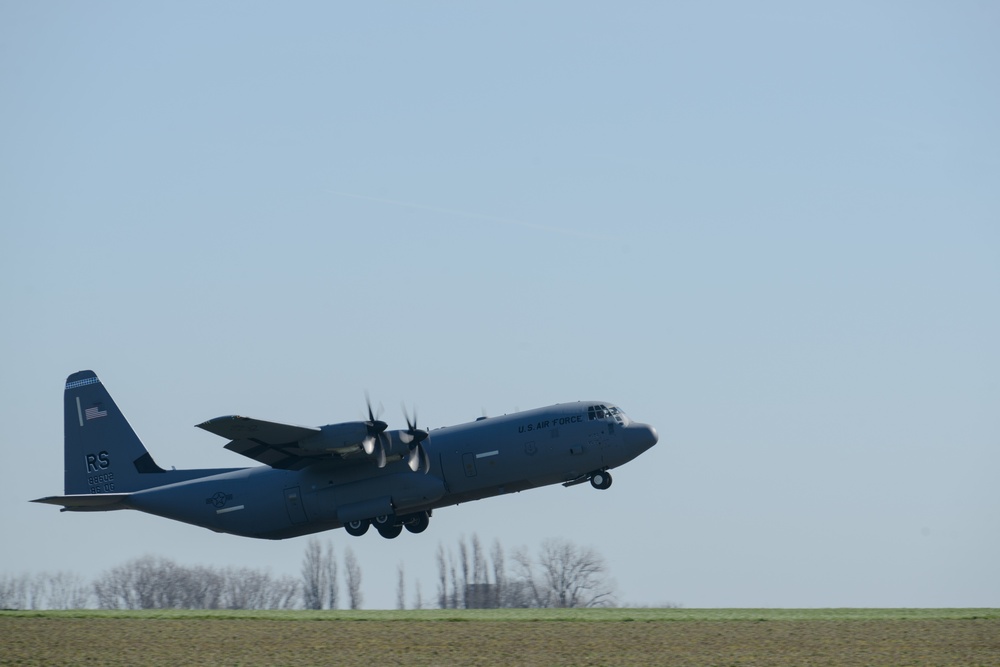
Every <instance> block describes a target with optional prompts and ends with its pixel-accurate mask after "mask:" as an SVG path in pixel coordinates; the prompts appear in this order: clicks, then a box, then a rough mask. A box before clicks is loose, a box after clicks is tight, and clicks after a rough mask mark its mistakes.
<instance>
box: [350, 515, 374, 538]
mask: <svg viewBox="0 0 1000 667" xmlns="http://www.w3.org/2000/svg"><path fill="white" fill-rule="evenodd" d="M371 525H372V522H371V521H368V520H367V519H362V520H360V521H348V522H347V523H345V524H344V530H346V531H347V534H348V535H353V536H354V537H361V536H362V535H364V534H365V533H367V532H368V528H369V527H370V526H371Z"/></svg>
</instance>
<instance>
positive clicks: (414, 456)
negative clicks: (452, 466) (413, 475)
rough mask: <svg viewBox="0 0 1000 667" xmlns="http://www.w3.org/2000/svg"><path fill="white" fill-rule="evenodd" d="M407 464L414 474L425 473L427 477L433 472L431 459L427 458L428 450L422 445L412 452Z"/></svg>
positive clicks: (418, 445) (418, 444)
mask: <svg viewBox="0 0 1000 667" xmlns="http://www.w3.org/2000/svg"><path fill="white" fill-rule="evenodd" d="M406 462H407V464H408V465H409V466H410V470H412V471H413V472H423V473H424V474H425V475H426V474H427V473H429V472H430V470H431V459H430V457H429V456H427V450H425V449H424V446H423V445H421V444H420V443H417V445H416V446H415V447H414V448H413V449H411V450H410V455H409V457H408V458H407V461H406Z"/></svg>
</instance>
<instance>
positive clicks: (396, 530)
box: [377, 523, 403, 540]
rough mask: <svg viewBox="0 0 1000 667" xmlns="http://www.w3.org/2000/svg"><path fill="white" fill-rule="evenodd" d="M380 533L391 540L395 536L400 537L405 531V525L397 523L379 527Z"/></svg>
mask: <svg viewBox="0 0 1000 667" xmlns="http://www.w3.org/2000/svg"><path fill="white" fill-rule="evenodd" d="M377 530H378V534H379V535H381V536H382V537H384V538H385V539H387V540H391V539H393V538H394V537H399V534H400V533H401V532H403V527H402V526H400V525H399V524H398V523H397V524H395V525H390V526H385V527H384V528H378V529H377Z"/></svg>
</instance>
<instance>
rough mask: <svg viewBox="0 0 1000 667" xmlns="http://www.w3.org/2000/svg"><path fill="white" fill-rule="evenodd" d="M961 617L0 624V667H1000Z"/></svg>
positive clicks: (147, 616) (303, 616)
mask: <svg viewBox="0 0 1000 667" xmlns="http://www.w3.org/2000/svg"><path fill="white" fill-rule="evenodd" d="M657 611H662V613H656V612H657ZM969 611H970V613H968V614H965V615H964V616H963V615H962V614H960V613H959V614H951V615H949V614H947V613H941V614H937V615H936V616H935V614H934V613H933V610H930V611H928V612H927V613H925V614H909V615H908V614H906V613H905V610H900V613H898V614H896V615H893V614H892V610H886V611H884V612H882V613H881V615H880V614H866V613H858V614H856V615H854V616H852V615H850V614H849V613H846V614H844V615H841V616H838V615H837V614H831V613H825V614H824V613H823V612H822V610H819V611H817V612H814V613H810V612H799V613H797V614H794V613H784V614H783V613H782V612H780V611H775V612H773V613H769V612H757V613H742V614H741V613H740V612H735V613H734V614H732V615H731V616H733V617H732V618H727V617H726V616H725V614H723V613H722V612H721V610H710V611H706V612H705V613H704V614H702V615H701V616H699V612H698V611H697V610H634V613H630V610H614V613H611V614H605V615H602V614H600V613H595V614H593V615H587V614H586V613H576V614H564V615H560V614H551V613H546V612H544V611H540V612H535V613H534V616H533V613H532V612H520V613H515V614H503V613H502V612H499V613H497V614H494V615H491V614H490V613H489V612H477V613H463V612H450V613H447V614H445V613H442V612H438V613H433V612H374V613H365V612H359V613H354V614H351V613H346V612H336V613H330V614H327V615H324V614H322V613H319V612H303V613H296V612H287V613H285V614H281V613H277V612H262V613H261V614H256V615H255V614H252V613H251V614H245V615H242V616H240V617H235V618H234V617H233V614H232V613H228V614H227V613H225V612H218V613H209V612H167V613H161V614H155V613H140V614H131V615H130V614H127V613H125V612H122V613H118V614H101V613H86V612H76V613H72V612H70V613H67V612H62V613H46V612H39V613H38V614H37V615H35V616H32V615H30V614H29V613H28V612H2V613H0V664H2V665H128V666H133V665H150V666H160V665H163V666H167V665H169V666H171V667H174V666H178V665H212V666H213V667H218V666H221V665H327V664H330V665H332V664H335V665H346V666H353V665H358V666H361V667H382V666H385V665H409V666H413V665H529V666H533V665H539V666H542V665H544V666H549V665H690V666H698V665H727V666H728V665H797V666H803V665H838V666H851V665H887V666H893V665H900V666H902V665H935V666H940V665H997V666H1000V613H997V612H996V611H995V610H978V611H979V612H985V613H971V612H972V610H969ZM493 616H495V617H496V618H494V617H493ZM812 617H814V618H812Z"/></svg>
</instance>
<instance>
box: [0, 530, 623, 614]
mask: <svg viewBox="0 0 1000 667" xmlns="http://www.w3.org/2000/svg"><path fill="white" fill-rule="evenodd" d="M337 556H338V554H337V553H336V552H335V550H334V546H333V543H332V542H330V541H327V542H326V543H323V542H321V541H320V540H319V539H316V538H313V539H310V540H309V541H308V542H307V544H306V549H305V552H304V554H303V558H302V566H301V571H300V576H299V577H294V576H290V575H274V574H271V573H270V572H269V571H268V570H266V569H258V568H251V567H235V566H225V567H213V566H203V565H195V566H186V565H181V564H178V563H176V562H175V561H173V560H171V559H169V558H164V557H160V556H142V557H139V558H134V559H132V560H129V561H127V562H125V563H123V564H121V565H117V566H115V567H112V568H110V569H108V570H106V571H105V572H103V573H101V574H100V575H98V576H97V577H96V578H95V579H93V580H92V581H89V582H88V581H86V580H85V579H84V578H83V577H81V576H79V575H77V574H75V573H72V572H64V571H60V572H56V573H40V574H36V575H28V574H21V575H5V574H0V609H81V608H94V607H96V608H98V609H339V608H347V609H360V608H361V607H362V603H363V599H364V598H363V595H362V590H361V585H362V572H361V566H360V563H359V562H358V559H357V558H356V557H355V555H354V552H353V551H352V550H351V548H350V547H346V548H345V549H344V550H343V555H342V558H340V559H338V557H337ZM436 566H437V595H436V599H435V600H434V602H433V603H432V604H433V605H434V606H437V607H438V608H441V609H470V608H484V607H593V606H610V605H613V604H614V597H613V593H614V586H613V582H612V581H611V579H610V573H609V570H608V567H607V564H606V563H605V561H604V559H603V557H601V555H600V554H599V553H597V552H596V551H595V550H593V549H591V548H588V547H581V546H578V545H576V544H574V543H572V542H570V541H568V540H555V539H548V540H545V541H543V542H542V544H541V546H540V547H539V548H538V549H537V551H536V552H535V553H534V554H532V553H530V552H529V551H528V550H527V549H525V548H521V549H518V550H516V551H514V552H513V553H512V554H511V555H510V556H509V557H508V556H507V554H506V553H505V551H504V549H503V547H502V545H501V544H500V542H499V541H494V542H493V544H492V545H491V546H490V548H489V549H488V550H487V549H486V548H485V547H484V546H483V544H482V542H481V541H480V539H479V537H478V536H477V535H475V534H474V535H472V537H471V538H468V539H466V538H464V537H463V538H462V539H460V540H459V541H458V543H457V544H456V545H455V546H454V547H453V548H450V549H445V547H444V546H443V545H439V546H438V550H437V554H436ZM342 583H343V588H341V584H342ZM396 598H397V599H396V606H397V608H399V609H405V608H408V607H409V608H416V609H420V608H424V607H425V601H424V599H423V594H422V591H421V588H420V582H419V580H417V581H416V584H415V589H414V595H413V598H412V600H411V601H410V603H409V604H408V603H407V590H406V571H405V563H404V562H400V563H399V566H398V568H397V590H396Z"/></svg>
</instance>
